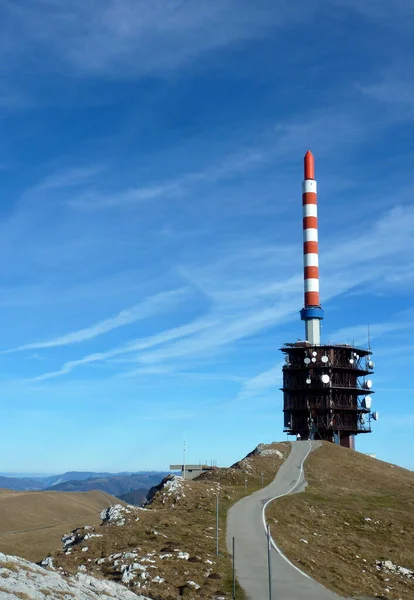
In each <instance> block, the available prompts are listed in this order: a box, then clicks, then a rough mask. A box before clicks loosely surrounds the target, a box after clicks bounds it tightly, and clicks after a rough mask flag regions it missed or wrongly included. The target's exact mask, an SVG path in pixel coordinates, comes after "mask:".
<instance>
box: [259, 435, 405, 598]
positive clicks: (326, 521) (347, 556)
mask: <svg viewBox="0 0 414 600" xmlns="http://www.w3.org/2000/svg"><path fill="white" fill-rule="evenodd" d="M305 477H306V479H307V481H308V484H309V485H308V487H307V489H306V491H305V492H303V493H301V494H296V495H294V496H289V497H286V498H281V499H279V500H277V501H275V502H273V503H272V504H271V505H270V506H269V508H268V511H267V517H268V522H269V523H270V524H271V529H272V535H273V537H274V539H275V541H276V543H277V544H278V545H279V546H280V547H281V549H282V550H283V552H284V553H285V554H286V555H287V556H288V557H289V559H290V560H291V561H292V562H293V563H294V564H296V565H297V566H298V567H300V568H301V569H302V570H303V571H305V572H307V573H308V574H309V575H311V576H312V577H313V578H314V579H316V580H317V581H319V582H320V583H322V584H324V585H325V586H327V587H328V588H330V589H332V590H334V591H336V592H338V593H340V594H343V595H347V596H353V597H355V598H357V597H358V598H383V599H387V600H388V599H390V600H391V599H393V600H396V599H401V600H412V599H413V598H414V579H409V578H408V577H406V576H403V575H399V574H392V573H389V572H386V571H384V570H378V569H377V566H376V561H378V560H390V561H392V562H393V563H394V564H396V565H399V566H401V567H405V568H408V569H411V570H413V569H414V473H412V472H411V471H408V470H406V469H402V468H400V467H397V466H395V465H391V464H389V463H385V462H381V461H379V460H376V459H373V458H370V457H368V456H365V455H363V454H360V453H358V452H355V451H353V450H348V449H345V448H341V447H339V446H335V445H333V444H329V443H327V442H324V443H323V445H322V447H321V448H319V449H318V450H316V451H315V452H313V453H312V454H311V455H310V456H309V457H308V459H307V461H306V463H305Z"/></svg>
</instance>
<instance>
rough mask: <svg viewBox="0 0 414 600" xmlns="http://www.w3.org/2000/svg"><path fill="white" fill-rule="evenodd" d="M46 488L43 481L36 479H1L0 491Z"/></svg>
mask: <svg viewBox="0 0 414 600" xmlns="http://www.w3.org/2000/svg"><path fill="white" fill-rule="evenodd" d="M44 487H45V485H44V482H43V480H42V479H40V478H39V479H38V478H35V477H7V476H1V477H0V489H7V490H16V491H22V490H41V489H43V488H44Z"/></svg>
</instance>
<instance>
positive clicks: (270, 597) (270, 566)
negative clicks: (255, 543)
mask: <svg viewBox="0 0 414 600" xmlns="http://www.w3.org/2000/svg"><path fill="white" fill-rule="evenodd" d="M270 550H271V545H270V525H268V526H267V564H268V572H269V600H272V565H271V555H270Z"/></svg>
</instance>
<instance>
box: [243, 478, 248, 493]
mask: <svg viewBox="0 0 414 600" xmlns="http://www.w3.org/2000/svg"><path fill="white" fill-rule="evenodd" d="M246 492H247V479H246V478H244V493H245V494H246Z"/></svg>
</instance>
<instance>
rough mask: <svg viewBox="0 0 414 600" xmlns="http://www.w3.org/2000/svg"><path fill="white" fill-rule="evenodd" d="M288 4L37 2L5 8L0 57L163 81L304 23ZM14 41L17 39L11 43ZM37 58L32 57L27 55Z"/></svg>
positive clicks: (120, 0) (105, 0) (131, 0)
mask: <svg viewBox="0 0 414 600" xmlns="http://www.w3.org/2000/svg"><path fill="white" fill-rule="evenodd" d="M304 12H305V11H304V10H302V11H301V12H300V13H299V15H297V11H295V10H294V9H293V8H290V6H289V4H288V3H283V4H282V5H280V3H279V4H278V5H277V6H276V5H274V4H273V3H271V2H267V1H266V0H265V1H264V2H259V4H258V5H256V4H251V3H250V2H246V1H241V0H221V2H208V1H205V0H200V1H197V2H191V1H184V0H170V1H169V2H164V1H163V0H152V1H151V2H147V1H145V0H101V1H100V2H99V4H96V3H95V2H93V1H92V0H71V2H69V3H66V4H64V5H63V4H62V3H61V2H60V1H59V0H40V1H38V2H37V3H36V4H34V5H32V4H31V3H25V4H24V5H22V4H19V3H11V2H10V3H7V4H6V5H5V6H3V19H4V21H5V22H6V23H7V28H5V30H4V31H5V35H4V36H3V41H2V50H3V52H6V51H7V53H8V55H9V56H11V57H14V58H15V59H16V58H19V57H20V56H21V55H22V54H24V53H25V52H27V49H28V48H30V52H31V55H32V60H34V57H33V55H37V56H39V57H45V58H46V57H47V58H48V60H49V61H50V60H51V59H52V58H55V59H60V60H61V61H62V62H63V63H64V64H66V65H67V66H69V67H70V68H71V69H73V70H74V71H75V72H78V73H88V74H105V75H108V74H109V75H111V76H113V77H120V76H121V77H122V76H125V75H146V74H149V73H165V72H169V71H171V70H174V69H176V68H178V67H181V66H184V65H187V64H188V63H190V62H192V61H194V60H196V59H198V58H199V57H200V56H202V55H204V54H206V53H208V52H211V51H212V50H215V49H218V48H224V47H226V46H228V45H231V44H234V43H238V42H240V41H243V40H248V39H251V38H254V37H256V36H257V35H259V34H263V33H264V32H266V31H267V30H268V29H269V28H271V27H272V26H275V25H276V26H277V25H281V24H283V23H284V22H285V21H286V19H288V20H291V21H292V20H297V19H298V17H300V19H303V18H305V15H304V14H303V13H304ZM17 33H19V35H18V36H17ZM34 48H35V49H36V50H37V53H36V52H35V51H34V50H33V49H34Z"/></svg>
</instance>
